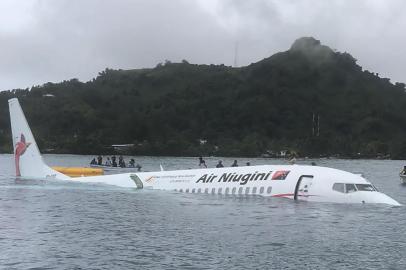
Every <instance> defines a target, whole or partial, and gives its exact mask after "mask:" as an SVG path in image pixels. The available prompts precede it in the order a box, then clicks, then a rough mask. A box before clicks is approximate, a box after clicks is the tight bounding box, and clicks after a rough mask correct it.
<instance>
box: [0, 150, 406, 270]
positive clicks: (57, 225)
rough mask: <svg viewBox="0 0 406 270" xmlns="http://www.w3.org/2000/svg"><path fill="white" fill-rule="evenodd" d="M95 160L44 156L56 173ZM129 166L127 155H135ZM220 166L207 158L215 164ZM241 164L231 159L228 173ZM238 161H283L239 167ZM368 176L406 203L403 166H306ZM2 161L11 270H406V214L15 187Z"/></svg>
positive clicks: (8, 163) (0, 225) (86, 188)
mask: <svg viewBox="0 0 406 270" xmlns="http://www.w3.org/2000/svg"><path fill="white" fill-rule="evenodd" d="M91 158H92V157H90V156H73V155H46V156H45V159H46V161H47V163H48V164H50V165H63V166H83V165H86V164H87V163H88V162H89V161H90V160H91ZM127 160H128V158H127ZM217 160H218V159H217V158H206V163H207V164H208V165H209V166H215V164H216V163H217ZM232 160H233V159H223V162H224V164H225V165H229V164H231V163H232ZM238 160H239V163H240V164H244V163H245V162H247V161H250V162H251V164H253V165H254V164H281V163H285V161H283V160H274V159H272V160H269V159H250V160H248V159H242V158H241V159H238ZM136 161H137V162H138V163H141V164H142V165H143V169H144V170H159V164H162V165H163V167H164V168H165V169H184V168H196V167H197V158H170V157H154V158H152V157H136ZM311 161H315V162H316V163H317V164H318V165H321V166H328V167H334V168H338V169H344V170H347V171H352V172H363V173H364V175H365V176H366V177H367V178H368V179H369V180H370V181H371V182H373V183H374V184H375V185H376V186H377V187H378V188H379V189H380V190H381V191H382V192H384V193H386V194H387V195H389V196H391V197H392V198H394V199H396V200H397V201H399V202H400V203H402V204H406V196H405V194H406V186H403V185H401V184H400V181H399V177H398V172H399V170H400V169H401V167H402V166H403V165H406V162H405V161H387V160H334V159H331V160H328V159H326V160H299V161H298V163H299V164H310V163H311ZM12 162H13V160H12V156H11V155H0V251H1V252H0V268H3V269H405V267H406V259H404V253H405V251H406V226H405V223H406V211H405V210H406V209H405V207H404V206H401V207H391V206H385V205H381V206H379V205H340V204H328V203H306V202H294V201H291V200H288V199H283V198H262V197H226V196H218V195H206V194H185V193H176V192H163V191H152V190H134V189H124V188H118V187H112V186H106V185H90V184H81V183H74V182H64V181H34V180H31V181H30V180H28V181H27V180H25V181H22V180H16V179H15V178H14V177H13V166H12Z"/></svg>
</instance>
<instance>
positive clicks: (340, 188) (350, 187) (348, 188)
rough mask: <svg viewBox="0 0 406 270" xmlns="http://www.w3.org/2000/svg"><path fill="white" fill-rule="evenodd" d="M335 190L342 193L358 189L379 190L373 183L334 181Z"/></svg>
mask: <svg viewBox="0 0 406 270" xmlns="http://www.w3.org/2000/svg"><path fill="white" fill-rule="evenodd" d="M344 187H345V188H344ZM333 190H335V191H338V192H341V193H352V192H356V191H377V189H376V187H374V186H373V185H371V184H344V183H334V185H333Z"/></svg>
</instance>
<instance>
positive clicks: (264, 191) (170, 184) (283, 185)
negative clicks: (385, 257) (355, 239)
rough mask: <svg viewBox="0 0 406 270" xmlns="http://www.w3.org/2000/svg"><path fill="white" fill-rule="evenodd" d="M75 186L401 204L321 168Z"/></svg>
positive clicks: (122, 177)
mask: <svg viewBox="0 0 406 270" xmlns="http://www.w3.org/2000/svg"><path fill="white" fill-rule="evenodd" d="M74 181H80V182H88V183H89V182H91V183H105V184H110V185H116V186H121V187H134V188H148V189H159V190H173V191H178V192H186V193H207V194H223V195H239V196H242V195H261V196H272V197H285V198H290V199H295V200H304V201H317V202H336V203H386V204H392V205H399V203H398V202H396V201H395V200H393V199H392V198H390V197H388V196H387V195H385V194H383V193H381V192H378V191H377V190H376V188H375V187H374V186H373V185H372V184H371V183H370V182H368V181H367V180H366V179H365V178H363V177H361V176H359V175H356V174H352V173H349V172H345V171H341V170H337V169H332V168H326V167H318V166H301V165H262V166H249V167H228V168H210V169H192V170H176V171H158V172H140V173H127V174H116V175H105V176H90V177H81V178H76V179H75V180H74Z"/></svg>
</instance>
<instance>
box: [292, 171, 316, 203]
mask: <svg viewBox="0 0 406 270" xmlns="http://www.w3.org/2000/svg"><path fill="white" fill-rule="evenodd" d="M312 182H313V175H302V176H300V177H299V179H298V180H297V183H296V188H295V195H294V199H295V200H301V201H307V199H308V195H309V190H310V188H311V186H312Z"/></svg>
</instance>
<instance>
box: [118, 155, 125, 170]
mask: <svg viewBox="0 0 406 270" xmlns="http://www.w3.org/2000/svg"><path fill="white" fill-rule="evenodd" d="M118 166H120V167H121V168H125V161H124V158H123V156H119V157H118Z"/></svg>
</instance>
